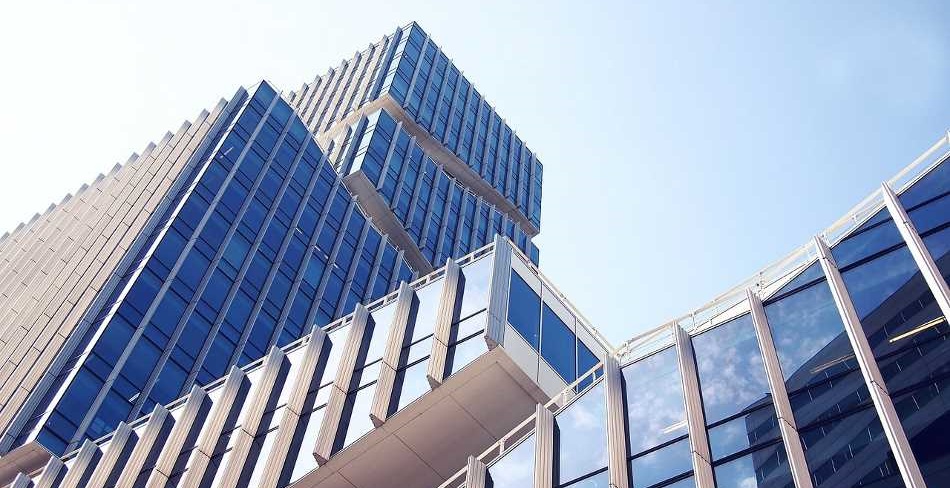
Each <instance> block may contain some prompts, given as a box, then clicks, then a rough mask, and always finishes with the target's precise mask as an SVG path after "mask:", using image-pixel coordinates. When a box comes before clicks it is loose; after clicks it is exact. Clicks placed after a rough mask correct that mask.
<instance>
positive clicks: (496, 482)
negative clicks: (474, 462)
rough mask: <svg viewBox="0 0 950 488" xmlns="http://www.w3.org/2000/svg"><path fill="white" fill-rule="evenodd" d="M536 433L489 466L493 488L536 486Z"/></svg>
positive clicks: (531, 487) (526, 487) (527, 487)
mask: <svg viewBox="0 0 950 488" xmlns="http://www.w3.org/2000/svg"><path fill="white" fill-rule="evenodd" d="M534 445H535V439H534V434H531V435H530V436H529V437H528V438H527V439H525V440H524V441H522V442H521V443H519V444H518V445H517V446H515V448H514V449H512V450H510V451H508V452H506V453H505V454H504V455H503V457H502V458H501V459H499V460H498V461H496V462H495V463H494V464H492V465H491V466H489V467H488V476H489V478H490V479H491V482H492V483H491V486H492V488H534Z"/></svg>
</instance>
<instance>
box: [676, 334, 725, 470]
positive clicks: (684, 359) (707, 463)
mask: <svg viewBox="0 0 950 488" xmlns="http://www.w3.org/2000/svg"><path fill="white" fill-rule="evenodd" d="M672 327H673V339H674V345H673V347H674V348H675V349H676V356H677V359H678V361H677V362H678V364H679V371H680V377H681V379H682V381H683V396H684V403H685V405H686V425H687V427H688V430H689V447H690V451H691V453H690V454H691V457H692V460H693V476H694V479H695V480H696V486H697V487H698V488H713V487H715V481H714V478H713V470H712V455H711V454H710V452H709V438H708V435H707V433H706V414H705V412H704V411H703V400H702V396H701V394H700V391H699V377H698V374H697V371H696V360H695V353H694V352H693V345H692V341H691V340H690V337H689V333H687V332H686V330H684V329H683V328H682V327H680V326H679V324H676V323H674V324H673V325H672Z"/></svg>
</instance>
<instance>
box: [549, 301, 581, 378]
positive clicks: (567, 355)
mask: <svg viewBox="0 0 950 488" xmlns="http://www.w3.org/2000/svg"><path fill="white" fill-rule="evenodd" d="M571 325H573V324H571ZM576 340H577V339H576V338H575V337H574V332H572V331H571V329H570V328H569V327H568V326H567V324H565V323H564V322H563V321H562V320H561V318H560V317H559V316H558V315H557V314H556V313H554V311H553V310H551V308H550V307H548V306H547V305H546V304H545V305H543V312H542V318H541V357H543V358H544V360H545V361H547V363H548V364H549V365H551V367H552V368H554V371H556V372H557V374H558V375H559V376H560V377H561V379H563V380H564V382H565V383H570V382H572V381H574V380H575V379H577V373H576V372H575V368H576V365H575V362H576V361H577V358H576V356H575V354H576V352H577V351H576V349H577V346H576V345H575V342H576Z"/></svg>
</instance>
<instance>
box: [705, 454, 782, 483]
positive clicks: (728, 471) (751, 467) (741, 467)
mask: <svg viewBox="0 0 950 488" xmlns="http://www.w3.org/2000/svg"><path fill="white" fill-rule="evenodd" d="M714 474H715V476H716V486H721V487H733V486H734V487H737V488H794V487H795V483H793V482H792V473H791V471H789V468H788V460H787V459H786V456H785V447H784V446H783V445H782V443H778V444H773V445H771V446H769V447H766V448H764V449H759V450H758V451H755V452H753V453H751V454H748V455H745V456H742V457H740V458H739V459H735V460H732V461H729V462H728V463H725V464H723V465H720V466H717V467H716V468H715V472H714Z"/></svg>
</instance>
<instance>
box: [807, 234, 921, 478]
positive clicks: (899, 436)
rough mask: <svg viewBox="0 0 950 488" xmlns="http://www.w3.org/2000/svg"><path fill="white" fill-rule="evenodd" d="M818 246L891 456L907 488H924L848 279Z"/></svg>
mask: <svg viewBox="0 0 950 488" xmlns="http://www.w3.org/2000/svg"><path fill="white" fill-rule="evenodd" d="M815 246H816V247H817V249H818V261H819V262H820V263H821V268H822V270H824V272H825V277H826V278H827V279H828V287H829V288H830V289H831V295H832V296H833V297H834V301H835V306H836V307H837V308H838V313H839V314H840V315H841V322H842V323H843V324H844V330H845V332H846V333H847V334H848V340H850V342H851V347H852V349H854V356H855V359H856V360H857V362H858V366H859V367H860V368H861V375H862V376H863V377H864V382H865V383H866V384H867V387H868V391H869V392H870V394H871V400H872V401H873V402H874V409H875V410H876V411H877V415H878V417H879V418H880V420H881V426H882V427H883V428H884V435H885V436H886V437H887V442H888V444H889V445H890V447H891V453H892V454H893V455H894V460H895V462H896V463H897V468H898V469H899V470H900V473H901V478H902V479H903V480H904V485H905V486H907V488H924V487H926V486H927V485H926V484H925V483H924V477H923V475H922V474H921V472H920V467H919V466H917V460H916V459H915V458H914V455H913V452H912V451H911V449H910V442H909V441H908V440H907V434H906V433H905V432H904V428H903V427H902V426H901V423H900V418H899V417H898V416H897V411H896V410H895V409H894V402H893V401H892V400H891V397H890V394H889V393H888V391H887V385H886V384H885V383H884V378H883V377H882V376H881V371H880V369H878V365H877V361H875V359H874V353H873V352H872V350H871V346H870V344H868V339H867V336H865V334H864V329H862V328H861V321H860V320H859V319H858V314H857V312H855V310H854V304H853V303H852V302H851V296H850V295H849V294H848V289H847V288H846V287H845V285H844V279H842V278H841V272H840V271H838V266H837V264H835V261H834V257H833V256H832V255H831V249H829V248H828V245H827V244H825V241H824V240H822V239H821V237H819V236H815Z"/></svg>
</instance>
